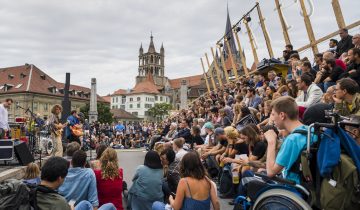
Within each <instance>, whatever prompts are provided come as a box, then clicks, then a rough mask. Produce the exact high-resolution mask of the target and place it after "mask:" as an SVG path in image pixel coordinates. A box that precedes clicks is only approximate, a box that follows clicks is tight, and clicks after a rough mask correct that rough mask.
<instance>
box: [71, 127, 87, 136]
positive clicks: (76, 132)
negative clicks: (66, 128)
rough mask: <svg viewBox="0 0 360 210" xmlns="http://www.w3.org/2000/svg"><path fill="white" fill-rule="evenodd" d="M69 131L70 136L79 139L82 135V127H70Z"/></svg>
mask: <svg viewBox="0 0 360 210" xmlns="http://www.w3.org/2000/svg"><path fill="white" fill-rule="evenodd" d="M70 130H71V134H72V135H74V136H77V137H80V136H83V135H84V132H83V130H82V127H81V126H79V125H73V126H70Z"/></svg>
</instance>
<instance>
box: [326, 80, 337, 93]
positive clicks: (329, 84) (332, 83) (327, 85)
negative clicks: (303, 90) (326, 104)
mask: <svg viewBox="0 0 360 210" xmlns="http://www.w3.org/2000/svg"><path fill="white" fill-rule="evenodd" d="M333 85H336V82H325V83H324V92H326V91H327V89H328V88H329V87H331V86H333Z"/></svg>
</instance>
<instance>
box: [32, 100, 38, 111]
mask: <svg viewBox="0 0 360 210" xmlns="http://www.w3.org/2000/svg"><path fill="white" fill-rule="evenodd" d="M33 110H34V111H37V110H38V102H34V103H33Z"/></svg>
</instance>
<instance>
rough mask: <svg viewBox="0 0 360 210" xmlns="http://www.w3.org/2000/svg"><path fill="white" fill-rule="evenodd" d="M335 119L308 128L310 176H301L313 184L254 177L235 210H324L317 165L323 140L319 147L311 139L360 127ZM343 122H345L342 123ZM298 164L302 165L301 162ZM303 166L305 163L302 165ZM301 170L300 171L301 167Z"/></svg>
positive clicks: (257, 174)
mask: <svg viewBox="0 0 360 210" xmlns="http://www.w3.org/2000/svg"><path fill="white" fill-rule="evenodd" d="M335 117H336V119H335V120H334V121H335V122H334V123H313V124H311V125H310V126H309V127H308V131H307V134H306V135H307V143H306V149H305V150H304V151H303V152H302V154H301V156H302V157H305V158H306V162H307V164H308V166H307V167H308V168H309V169H310V174H309V172H306V171H302V170H300V171H299V172H300V173H302V178H303V179H304V180H306V178H308V177H309V176H310V177H311V182H302V183H301V185H299V184H296V183H295V182H294V181H291V180H286V179H283V178H279V177H268V176H266V175H264V174H261V173H255V176H254V177H251V178H253V179H251V181H250V182H248V183H247V189H248V190H247V191H248V192H247V196H246V197H244V196H238V197H237V198H235V202H234V203H235V204H236V205H237V207H236V208H234V209H244V210H245V209H256V210H267V209H294V210H308V209H322V208H321V207H320V200H319V199H320V190H319V187H320V184H319V183H320V179H321V177H320V175H319V174H318V173H319V171H318V169H317V163H316V153H317V151H318V146H319V143H320V141H321V138H320V139H319V141H318V142H317V143H314V144H311V141H310V140H311V137H312V135H318V136H319V137H320V135H321V133H322V129H323V128H327V129H335V130H336V129H339V128H344V127H345V126H346V125H351V126H357V127H360V125H359V124H354V123H351V122H348V121H346V120H343V119H344V118H340V116H335ZM340 119H341V120H343V121H340ZM313 133H315V134H313ZM299 159H301V158H299ZM298 161H299V162H300V161H301V160H298ZM298 161H297V162H298ZM299 162H298V163H299ZM301 163H303V161H301ZM295 164H297V163H294V165H295ZM299 168H301V166H300V164H299ZM305 173H307V174H305ZM245 179H246V178H245ZM309 183H310V184H309Z"/></svg>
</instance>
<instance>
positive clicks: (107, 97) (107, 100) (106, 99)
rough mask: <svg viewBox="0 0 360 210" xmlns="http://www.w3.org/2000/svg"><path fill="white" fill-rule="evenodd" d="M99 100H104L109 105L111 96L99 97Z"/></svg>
mask: <svg viewBox="0 0 360 210" xmlns="http://www.w3.org/2000/svg"><path fill="white" fill-rule="evenodd" d="M101 98H102V99H104V101H106V102H108V103H111V95H107V96H101Z"/></svg>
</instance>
